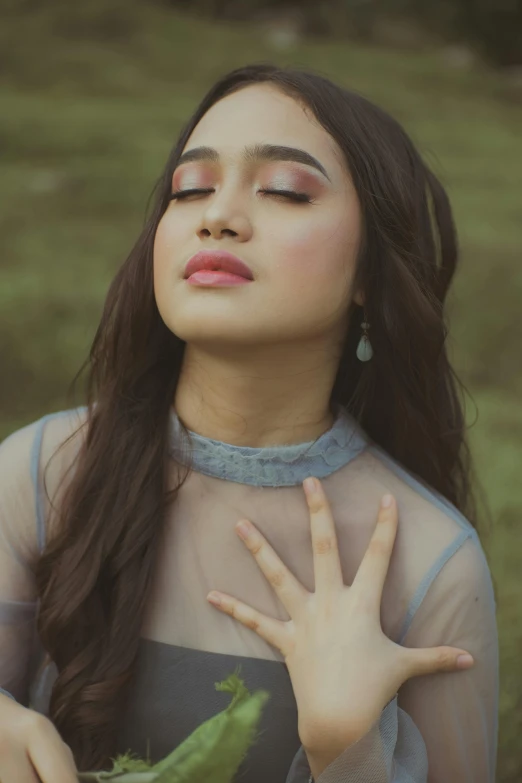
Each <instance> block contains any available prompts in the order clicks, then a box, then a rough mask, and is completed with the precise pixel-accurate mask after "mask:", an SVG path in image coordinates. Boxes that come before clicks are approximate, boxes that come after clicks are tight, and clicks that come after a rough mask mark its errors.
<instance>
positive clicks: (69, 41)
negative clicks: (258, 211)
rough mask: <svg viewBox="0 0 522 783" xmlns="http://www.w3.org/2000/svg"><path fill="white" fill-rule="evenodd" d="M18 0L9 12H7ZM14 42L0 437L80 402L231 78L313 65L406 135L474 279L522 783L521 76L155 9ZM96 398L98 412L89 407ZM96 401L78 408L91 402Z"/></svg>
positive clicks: (53, 14)
mask: <svg viewBox="0 0 522 783" xmlns="http://www.w3.org/2000/svg"><path fill="white" fill-rule="evenodd" d="M4 3H5V0H4ZM5 7H6V14H5V15H4V24H3V25H2V27H1V28H0V103H1V107H2V108H1V112H0V150H1V157H0V361H1V367H2V375H1V378H2V380H1V384H0V438H3V437H5V436H6V435H7V434H8V433H10V432H12V431H13V430H14V429H16V428H18V427H20V426H23V425H24V424H26V423H28V422H29V421H32V420H34V419H36V418H37V417H39V416H41V415H43V414H44V413H47V412H50V411H53V410H60V409H62V408H63V407H65V404H66V402H65V394H66V391H67V387H68V385H69V383H70V381H71V380H72V377H73V375H74V374H75V373H76V371H77V370H78V369H79V367H80V365H81V363H82V362H83V360H84V358H85V356H86V353H87V351H88V348H89V345H90V341H91V340H92V337H93V335H94V330H95V328H96V325H97V321H98V318H99V315H100V312H101V307H102V303H103V299H104V295H105V292H106V290H107V287H108V285H109V282H110V280H111V279H112V277H113V275H114V273H115V271H116V269H117V267H118V266H119V265H120V263H121V262H122V261H123V260H124V258H125V256H126V255H127V253H128V251H129V250H130V248H131V246H132V244H133V242H134V240H135V238H136V236H137V234H138V232H139V229H140V226H141V224H142V222H143V219H144V215H145V208H146V203H147V199H148V197H149V194H150V191H151V189H152V186H153V184H154V182H155V180H156V178H157V177H158V176H159V174H160V172H161V169H162V167H163V165H164V162H165V160H166V157H167V155H168V152H169V150H170V148H171V146H172V145H173V143H174V141H175V138H176V136H177V133H178V130H179V129H180V126H181V123H182V122H183V121H184V120H185V119H186V118H187V117H188V115H189V113H190V112H191V111H192V109H193V108H194V107H195V105H196V104H197V102H198V101H199V99H200V98H201V97H202V95H203V93H204V91H205V90H206V89H207V88H208V87H209V86H210V84H211V83H212V81H213V80H214V79H215V77H216V76H217V75H218V74H221V73H224V72H226V71H227V70H229V69H230V68H232V67H236V66H238V65H241V64H244V63H246V62H254V61H274V62H279V63H284V64H292V65H297V66H301V67H306V68H311V69H314V70H316V71H319V72H321V73H323V74H325V75H327V76H330V77H332V78H333V79H334V80H336V81H338V82H340V83H343V84H345V85H347V86H349V87H351V88H353V89H355V90H358V91H360V92H362V93H364V94H365V95H367V96H368V97H370V98H371V99H373V100H375V101H376V102H377V103H379V104H380V105H382V106H383V107H384V108H386V109H388V110H389V111H391V113H392V114H393V115H394V116H396V117H397V118H398V119H399V120H400V121H402V122H403V123H404V125H405V127H406V129H407V130H408V131H409V133H410V134H411V135H412V137H413V138H414V140H415V141H416V142H417V144H418V146H419V148H420V149H421V151H422V152H423V154H424V155H425V158H426V159H427V161H428V162H429V163H430V165H431V166H432V168H433V169H434V171H435V172H436V174H437V175H438V176H439V177H440V178H441V180H442V182H443V183H444V185H445V186H446V188H447V190H448V192H449V195H450V197H451V199H452V203H453V206H454V211H455V216H456V220H457V226H458V229H459V235H460V239H461V246H462V264H461V269H460V272H459V274H458V278H457V280H456V283H455V286H454V292H453V296H452V300H451V302H450V307H449V312H450V324H451V331H450V348H451V351H452V355H453V357H454V362H455V365H456V367H457V369H458V371H459V374H460V375H461V377H462V378H463V380H464V382H465V383H466V385H467V387H468V389H469V390H470V392H471V395H472V399H468V411H467V415H468V421H469V424H470V441H471V443H472V447H473V451H474V454H475V458H476V463H477V467H478V471H479V475H480V478H481V481H482V483H483V485H484V487H485V490H486V493H487V497H488V499H489V503H490V506H491V510H492V512H493V519H494V526H493V529H492V531H491V534H490V535H489V537H488V539H487V541H486V540H485V547H486V551H487V553H488V556H489V561H490V564H491V569H492V572H493V576H494V579H495V582H496V588H497V600H498V604H499V615H498V619H499V628H500V635H501V676H502V693H501V705H500V748H499V765H498V783H515V782H519V781H520V780H522V741H521V740H520V737H521V735H522V672H521V666H520V659H521V655H522V590H521V579H520V576H519V574H520V571H521V565H522V536H521V533H520V530H521V516H522V482H521V481H520V479H519V472H520V468H521V465H522V459H521V457H522V409H521V406H520V395H521V394H522V358H521V335H522V306H521V303H522V265H521V263H520V246H521V242H522V221H521V211H522V210H521V204H520V202H521V199H520V190H521V188H520V183H521V181H522V135H521V133H520V131H521V129H522V107H521V106H520V104H517V102H516V100H515V98H514V96H513V95H512V94H511V92H510V89H508V87H507V86H506V82H505V80H504V79H503V78H502V77H501V76H500V75H499V74H495V73H493V72H491V71H488V70H486V69H485V68H481V67H480V66H475V67H474V68H472V69H469V68H468V69H465V68H464V69H455V68H453V67H450V65H449V64H448V63H447V62H446V61H445V59H444V57H443V56H442V54H441V52H440V51H437V50H436V49H426V50H425V51H423V52H416V51H407V52H404V51H402V52H401V51H397V50H393V49H386V48H382V47H380V48H372V47H368V46H365V47H361V46H358V45H354V44H352V43H335V44H332V43H330V44H328V43H325V42H324V41H323V42H321V41H318V42H313V41H309V42H306V43H301V42H296V43H295V44H294V45H292V46H291V48H287V49H286V50H285V51H281V50H280V49H276V48H274V44H273V43H271V42H270V38H269V37H268V36H267V35H266V31H265V30H264V29H263V28H262V27H261V26H258V25H256V26H252V27H245V26H230V25H228V26H226V27H225V26H223V27H220V26H216V25H209V24H205V23H203V22H199V21H195V20H191V19H189V18H185V17H182V16H179V15H175V14H173V13H170V12H169V11H168V10H167V9H166V8H161V7H160V6H155V5H153V4H148V5H147V6H146V5H144V4H140V3H138V2H136V1H135V0H128V2H125V3H123V2H122V0H119V2H114V3H112V4H110V5H109V6H107V7H104V6H103V5H102V3H101V0H91V1H90V2H86V3H84V4H83V5H82V6H76V7H74V8H73V7H72V6H66V5H65V4H63V5H60V4H57V5H56V6H55V5H53V4H52V3H51V4H48V5H47V6H46V8H45V9H44V8H38V6H37V5H36V4H35V6H34V8H33V10H31V12H30V13H27V14H26V15H23V14H21V12H20V11H17V10H16V9H17V4H16V3H5ZM80 402H81V400H79V403H80ZM79 403H78V404H79Z"/></svg>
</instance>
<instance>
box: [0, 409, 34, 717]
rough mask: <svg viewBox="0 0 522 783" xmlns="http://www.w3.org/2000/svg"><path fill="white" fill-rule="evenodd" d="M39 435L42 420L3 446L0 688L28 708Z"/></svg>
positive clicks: (0, 473)
mask: <svg viewBox="0 0 522 783" xmlns="http://www.w3.org/2000/svg"><path fill="white" fill-rule="evenodd" d="M35 433H36V423H35V424H31V425H29V426H28V427H24V428H23V429H21V430H18V431H17V432H15V433H13V435H11V436H10V437H9V438H7V439H6V440H5V441H4V442H3V443H2V444H0V689H1V692H2V693H3V694H5V695H10V696H11V697H12V698H14V699H16V700H17V701H19V702H20V703H21V704H23V705H24V706H27V704H28V701H29V685H30V676H31V669H32V667H33V665H34V663H35V660H34V652H35V616H36V589H35V585H34V579H33V575H32V569H31V563H32V562H33V559H34V557H35V556H36V553H37V548H38V547H37V540H36V520H35V490H34V486H33V481H32V476H31V457H32V448H33V442H34V437H35Z"/></svg>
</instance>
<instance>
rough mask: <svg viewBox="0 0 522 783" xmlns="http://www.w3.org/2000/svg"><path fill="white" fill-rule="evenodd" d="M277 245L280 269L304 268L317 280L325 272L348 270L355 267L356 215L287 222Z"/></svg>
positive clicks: (296, 270)
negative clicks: (289, 223)
mask: <svg viewBox="0 0 522 783" xmlns="http://www.w3.org/2000/svg"><path fill="white" fill-rule="evenodd" d="M277 245H278V247H277V252H276V253H275V257H276V258H277V264H278V266H280V267H281V273H285V272H286V271H289V272H291V273H292V274H294V273H296V272H306V274H307V276H309V279H316V280H317V278H318V277H319V278H324V273H325V272H331V273H332V274H334V273H336V272H337V273H340V272H341V271H342V270H345V271H349V270H350V269H354V268H355V261H356V258H357V251H358V247H359V221H358V216H357V215H353V216H350V215H349V216H347V215H346V213H345V214H343V215H342V216H341V215H330V216H328V218H327V219H324V218H323V219H321V220H306V221H302V222H301V221H300V222H299V225H294V226H290V225H288V227H287V228H286V229H285V230H284V235H283V236H282V237H281V236H280V237H279V240H278V242H277ZM337 279H338V278H337Z"/></svg>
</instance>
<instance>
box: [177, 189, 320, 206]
mask: <svg viewBox="0 0 522 783" xmlns="http://www.w3.org/2000/svg"><path fill="white" fill-rule="evenodd" d="M207 193H213V190H212V189H211V188H191V189H189V190H176V191H175V192H174V193H172V194H171V196H170V200H171V201H172V200H173V199H177V200H179V201H182V200H183V199H184V198H187V196H194V195H205V194H207ZM259 193H263V194H265V195H270V196H281V197H283V198H286V199H289V200H290V201H294V202H295V203H299V204H305V203H308V204H311V203H312V199H311V198H310V196H308V195H307V194H306V193H298V192H296V191H293V190H266V189H265V190H260V191H259Z"/></svg>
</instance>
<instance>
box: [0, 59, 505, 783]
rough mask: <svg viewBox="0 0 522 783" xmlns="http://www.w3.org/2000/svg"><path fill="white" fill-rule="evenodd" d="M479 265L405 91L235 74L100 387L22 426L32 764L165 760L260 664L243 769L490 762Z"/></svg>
mask: <svg viewBox="0 0 522 783" xmlns="http://www.w3.org/2000/svg"><path fill="white" fill-rule="evenodd" d="M456 263H457V248H456V236H455V229H454V225H453V221H452V214H451V209H450V206H449V203H448V198H447V196H446V193H445V191H444V189H443V188H442V186H441V184H440V183H439V181H438V180H437V179H436V177H435V176H434V175H433V173H432V172H431V171H430V170H429V169H428V168H427V167H426V165H425V164H424V163H423V162H422V160H421V157H420V156H419V153H418V152H417V151H416V149H415V147H414V146H413V145H412V142H411V141H410V139H409V138H408V136H407V135H406V134H405V132H404V131H403V129H402V128H401V127H400V125H398V124H397V122H396V121H394V120H393V119H391V118H390V117H389V116H388V115H387V114H386V113H385V112H384V111H382V110H381V109H379V108H377V107H376V106H374V105H373V104H372V103H370V102H369V101H367V100H366V99H364V98H362V97H361V96H359V95H357V94H354V93H351V92H349V91H347V90H345V89H342V88H341V87H339V86H336V85H334V84H332V83H331V82H330V81H328V80H327V79H325V78H322V77H320V76H318V75H314V74H311V73H306V72H302V71H297V70H291V69H283V70H281V69H278V68H276V67H272V66H268V65H261V66H249V67H245V68H241V69H238V70H236V71H234V72H232V73H230V74H228V75H227V76H225V77H224V78H222V79H221V80H219V81H218V82H217V84H216V85H215V86H214V87H213V88H212V89H211V90H210V92H209V93H208V94H207V95H206V96H205V98H204V99H203V101H202V102H201V104H200V106H199V107H198V108H197V110H196V112H195V114H194V115H193V117H192V118H191V119H190V121H189V122H188V124H187V126H186V127H185V129H184V130H183V132H182V133H181V136H180V138H179V141H178V143H177V144H176V146H175V148H174V150H173V152H172V155H171V156H170V158H169V160H168V162H167V165H166V168H165V172H164V174H163V176H162V177H161V179H160V181H159V183H158V186H157V198H156V202H155V206H154V208H153V210H152V214H151V216H150V218H149V219H148V222H147V223H146V225H145V228H144V229H143V231H142V233H141V236H140V237H139V239H138V241H137V243H136V245H135V247H134V249H133V250H132V252H131V254H130V255H129V257H128V259H127V260H126V262H125V263H124V264H123V266H122V268H121V269H120V271H119V272H118V274H117V276H116V278H115V280H114V282H113V284H112V285H111V288H110V291H109V294H108V297H107V301H106V304H105V309H104V313H103V316H102V320H101V323H100V326H99V328H98V331H97V333H96V336H95V339H94V344H93V347H92V350H91V355H90V374H89V385H88V405H87V406H86V407H85V408H80V409H76V410H66V411H61V412H59V413H52V414H50V415H48V416H45V417H44V418H42V419H40V420H39V421H37V422H35V423H33V424H30V425H28V426H27V427H24V428H23V429H21V430H19V431H17V432H15V433H13V434H12V435H11V436H10V437H9V438H8V439H7V440H6V441H4V443H3V445H2V447H1V450H0V531H1V539H0V540H1V559H0V574H1V576H0V589H1V594H2V615H1V618H2V620H3V626H2V630H1V635H0V659H1V667H0V675H1V679H0V683H1V684H2V688H3V692H2V694H0V748H1V753H0V780H1V781H2V783H32V782H33V781H36V780H37V776H38V777H39V778H40V779H41V780H42V781H44V783H71V781H73V780H74V779H75V764H76V767H77V768H79V769H95V768H103V767H104V766H105V765H107V764H109V759H110V757H111V756H114V755H115V754H116V753H118V752H123V751H125V750H131V751H133V752H135V753H137V754H139V755H141V756H143V757H145V756H146V755H147V753H148V754H149V757H150V758H151V759H152V760H155V759H158V758H160V757H161V756H163V755H165V754H166V753H168V752H169V751H170V750H171V749H172V748H173V747H175V746H176V745H177V744H178V743H179V742H181V741H182V740H183V739H184V738H185V737H186V736H187V735H188V734H190V733H191V732H192V731H193V730H194V729H195V728H196V727H197V726H198V725H199V724H200V723H202V722H203V721H204V720H206V719H207V718H209V717H211V716H212V715H214V714H215V713H216V712H218V711H219V710H221V709H223V708H224V707H225V706H226V704H227V703H228V697H227V695H226V694H224V693H217V692H216V691H215V689H214V683H215V682H216V681H218V680H221V679H223V678H225V677H226V676H227V675H228V674H230V673H231V672H233V671H234V669H235V668H236V666H237V664H238V663H240V664H241V673H242V677H243V678H244V680H245V683H246V685H247V687H249V688H250V689H251V690H256V689H258V688H264V689H266V690H268V691H269V692H270V694H271V699H270V701H269V702H268V705H267V706H266V707H265V711H264V714H263V721H262V726H261V732H260V736H259V739H258V741H257V743H256V744H255V745H254V746H253V747H252V749H251V750H250V752H249V754H248V756H247V758H246V759H245V760H244V762H243V765H242V767H241V771H240V774H239V775H238V780H242V781H245V783H262V782H263V783H266V781H270V782H271V783H272V782H274V783H285V781H286V783H307V781H308V780H309V779H310V778H311V777H313V778H314V779H315V780H317V781H318V782H320V783H352V782H355V781H357V783H359V782H362V781H364V782H366V781H372V783H379V781H390V782H391V781H394V782H395V783H399V781H400V782H401V783H402V782H406V781H411V782H412V783H425V782H426V781H430V783H453V782H454V781H458V783H486V782H487V783H492V781H493V780H494V770H495V761H496V742H497V691H498V679H497V678H498V671H497V667H498V665H497V633H496V623H495V600H494V595H493V590H492V584H491V578H490V573H489V570H488V566H487V562H486V559H485V556H484V553H483V550H482V548H481V544H480V543H479V539H478V537H477V533H476V531H475V528H474V526H473V521H472V520H473V517H474V510H473V504H472V497H471V491H470V484H469V467H468V461H467V459H466V451H465V440H464V433H465V424H464V417H463V413H462V408H461V404H460V402H459V397H458V388H459V387H458V381H457V379H456V377H455V375H454V373H453V371H452V369H451V366H450V364H449V362H448V358H447V354H446V347H445V339H446V335H447V331H446V326H445V320H444V319H445V312H444V302H445V298H446V295H447V292H448V288H449V285H450V283H451V280H452V277H453V274H454V272H455V268H456ZM309 477H315V478H316V479H318V481H317V486H316V489H315V491H311V490H310V491H308V490H307V489H306V488H305V479H307V478H309ZM305 490H306V491H305ZM241 520H243V524H241ZM238 523H239V525H238ZM462 656H464V657H462ZM469 656H471V660H470V658H469ZM71 751H72V753H71ZM73 755H74V762H73Z"/></svg>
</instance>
